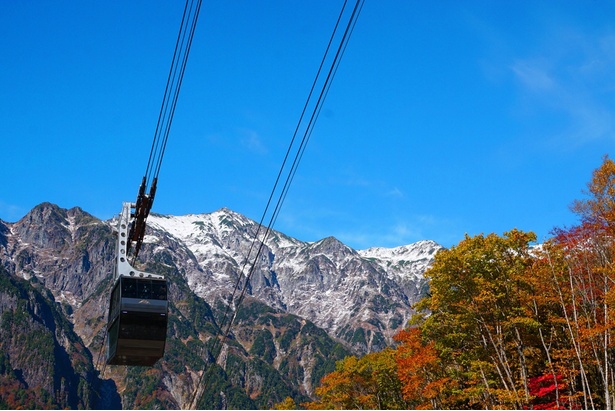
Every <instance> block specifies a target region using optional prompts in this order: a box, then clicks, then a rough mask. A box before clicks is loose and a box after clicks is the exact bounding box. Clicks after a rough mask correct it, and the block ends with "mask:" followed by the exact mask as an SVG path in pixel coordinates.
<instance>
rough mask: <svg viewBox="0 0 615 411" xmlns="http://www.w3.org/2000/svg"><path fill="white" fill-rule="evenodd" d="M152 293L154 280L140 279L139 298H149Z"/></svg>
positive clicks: (138, 284)
mask: <svg viewBox="0 0 615 411" xmlns="http://www.w3.org/2000/svg"><path fill="white" fill-rule="evenodd" d="M151 293H152V281H151V280H139V282H138V283H137V295H138V297H137V298H142V299H145V300H149V299H150V298H151Z"/></svg>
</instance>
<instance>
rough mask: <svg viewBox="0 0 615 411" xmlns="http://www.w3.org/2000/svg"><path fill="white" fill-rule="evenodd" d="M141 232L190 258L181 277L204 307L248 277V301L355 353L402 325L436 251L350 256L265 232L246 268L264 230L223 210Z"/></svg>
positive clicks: (341, 248)
mask: <svg viewBox="0 0 615 411" xmlns="http://www.w3.org/2000/svg"><path fill="white" fill-rule="evenodd" d="M148 226H150V235H156V236H158V235H163V234H162V233H163V232H165V233H167V234H168V235H170V236H171V237H172V238H174V239H175V240H176V241H177V242H178V243H179V244H183V246H185V247H186V248H187V249H189V250H190V252H191V253H192V254H193V255H194V257H195V258H196V261H197V262H198V265H199V267H198V269H195V268H194V267H191V268H186V269H185V270H184V271H185V272H186V276H187V280H188V284H189V285H190V287H191V288H192V289H193V290H194V291H195V292H196V293H197V294H199V295H200V296H201V297H203V298H205V299H206V300H207V301H208V302H209V303H210V304H212V305H213V304H216V302H217V301H219V299H220V298H222V299H223V300H224V301H228V298H229V295H230V294H231V292H232V289H233V288H234V285H235V284H236V282H237V280H238V278H241V281H240V284H243V283H244V280H243V279H245V275H247V273H250V272H251V278H250V283H249V285H248V290H247V291H248V292H249V294H251V295H252V296H254V297H256V298H258V299H260V300H261V301H263V302H265V303H266V304H268V305H270V306H272V307H275V308H278V309H282V310H285V311H287V312H289V313H291V314H295V315H299V316H301V317H303V318H307V319H309V320H310V321H313V322H314V323H315V324H317V325H318V326H319V327H322V328H324V329H325V330H327V332H329V333H330V334H331V335H334V336H335V337H337V338H339V339H341V340H344V341H346V342H348V343H349V344H350V345H351V346H353V347H354V348H355V349H356V350H357V351H363V352H366V351H372V350H376V349H381V348H383V347H384V346H385V345H386V344H387V343H390V342H391V337H392V335H393V334H394V333H395V332H396V331H397V330H398V329H399V328H401V327H403V326H404V325H405V323H406V322H407V320H408V319H409V318H410V316H411V315H412V309H411V305H412V304H413V303H414V302H415V301H416V300H417V299H418V298H420V296H421V293H422V292H424V290H425V286H426V284H425V281H424V279H423V277H422V274H423V272H424V271H425V269H426V268H427V267H428V266H429V264H431V262H432V261H433V257H434V255H435V253H436V252H437V251H438V250H439V249H440V248H441V247H440V246H439V245H438V244H436V243H434V242H433V241H421V242H418V243H415V244H410V245H406V246H402V247H396V248H392V249H387V248H370V249H368V250H363V251H355V250H353V249H352V248H350V247H348V246H346V245H344V244H343V243H341V242H340V241H339V240H337V239H335V238H333V237H328V238H325V239H323V240H320V241H317V242H315V243H307V242H302V241H299V240H297V239H294V238H291V237H288V236H286V235H284V234H282V233H280V232H276V231H271V233H270V235H269V236H268V238H267V240H266V241H265V244H264V246H263V248H262V252H261V254H260V256H259V258H258V259H257V261H256V263H255V264H254V267H253V268H252V264H253V263H254V258H255V256H256V250H257V249H258V248H259V245H260V243H259V242H258V241H257V242H254V238H255V236H256V235H257V232H258V238H259V239H262V237H263V234H264V232H265V230H264V228H260V229H259V227H258V224H257V223H256V222H254V221H252V220H250V219H248V218H246V217H244V216H242V215H240V214H238V213H235V212H233V211H231V210H228V209H221V210H218V211H215V212H213V213H210V214H189V215H184V216H163V215H157V214H152V215H150V217H149V218H148ZM156 232H159V233H156ZM154 233H156V234H154ZM248 254H250V255H248ZM182 258H185V257H182ZM177 264H178V265H179V266H181V265H182V262H181V261H178V262H177Z"/></svg>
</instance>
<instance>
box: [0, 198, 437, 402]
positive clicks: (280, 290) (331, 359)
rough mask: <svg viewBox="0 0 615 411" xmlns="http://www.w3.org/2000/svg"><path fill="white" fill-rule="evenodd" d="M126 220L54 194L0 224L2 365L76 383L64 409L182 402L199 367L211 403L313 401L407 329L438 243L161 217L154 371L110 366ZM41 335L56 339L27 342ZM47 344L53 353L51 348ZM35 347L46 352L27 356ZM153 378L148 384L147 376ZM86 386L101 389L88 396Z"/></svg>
mask: <svg viewBox="0 0 615 411" xmlns="http://www.w3.org/2000/svg"><path fill="white" fill-rule="evenodd" d="M115 224H116V221H115V219H114V220H110V221H101V220H99V219H97V218H95V217H93V216H91V215H90V214H88V213H86V212H84V211H83V210H81V209H79V208H77V207H75V208H72V209H70V210H65V209H62V208H60V207H58V206H56V205H53V204H49V203H43V204H41V205H39V206H37V207H35V208H34V209H32V210H31V211H30V212H29V213H28V214H27V215H26V216H24V217H23V218H22V219H21V220H19V221H18V222H15V223H7V222H3V221H0V317H2V319H3V324H5V325H6V327H9V326H10V327H11V330H12V331H11V333H4V334H3V333H0V354H2V352H4V353H5V355H4V357H3V356H2V355H0V357H2V358H0V361H4V363H5V364H7V362H6V361H8V363H9V364H11V367H12V368H13V369H14V370H16V371H15V372H16V373H17V374H15V375H21V376H22V377H21V379H20V378H17V377H15V378H13V379H14V381H13V380H12V381H13V382H12V383H14V384H17V385H19V387H21V388H20V389H23V390H26V389H28V387H30V386H32V387H34V386H36V387H41V389H44V390H47V391H48V392H60V391H61V390H63V389H64V390H66V392H67V393H66V394H63V395H64V396H61V397H58V398H59V399H58V400H57V401H56V402H53V401H52V403H53V404H52V405H53V407H82V406H85V407H94V406H100V407H102V408H116V407H118V404H119V403H121V406H123V407H125V408H148V409H151V408H183V407H186V406H188V404H189V401H190V400H191V395H192V394H193V392H194V389H195V387H197V385H198V383H199V376H200V375H202V373H203V372H204V371H205V370H207V369H210V368H215V367H218V371H219V372H217V373H216V374H215V375H216V377H215V378H214V382H213V383H212V384H211V385H210V386H209V388H208V390H209V391H208V392H207V393H206V394H204V395H203V396H202V397H201V398H202V402H200V403H199V406H200V407H201V408H206V409H211V408H220V407H223V406H227V405H228V406H229V407H231V406H232V407H235V408H266V409H268V408H271V407H273V405H274V404H275V403H277V402H280V401H282V400H283V399H284V398H285V397H286V396H291V397H293V398H294V399H295V400H296V402H297V403H300V402H301V401H306V400H309V399H310V398H312V397H313V395H314V389H315V387H316V386H317V385H318V383H319V381H320V378H322V376H324V375H325V374H326V373H328V372H331V371H332V370H333V369H334V368H335V362H336V361H338V360H340V359H342V358H344V357H345V356H346V355H348V354H350V353H351V352H354V353H356V354H362V353H365V352H369V351H375V350H379V349H382V348H384V347H385V346H386V345H387V343H389V342H390V341H391V337H392V336H393V335H394V334H395V333H396V332H397V330H399V329H400V328H402V327H403V326H404V325H405V323H406V321H407V320H408V318H409V317H410V316H411V315H412V308H411V307H412V304H413V303H414V302H415V301H416V300H417V299H418V298H419V297H420V295H421V293H422V292H423V291H424V289H425V288H426V284H425V280H424V279H423V273H424V270H425V269H426V268H427V267H428V266H429V264H430V263H431V262H432V261H433V258H434V256H435V253H436V252H437V251H438V250H439V249H440V247H439V246H438V245H437V244H436V243H434V242H431V241H420V242H418V243H415V244H410V245H406V246H402V247H397V248H391V249H387V248H371V249H368V250H362V251H356V250H353V249H352V248H350V247H348V246H346V245H344V244H343V243H341V242H340V241H339V240H337V239H335V238H334V237H327V238H324V239H322V240H320V241H316V242H303V241H300V240H298V239H295V238H291V237H289V236H287V235H284V234H282V233H280V232H277V231H271V232H270V233H269V234H268V236H267V238H266V239H265V241H264V244H263V246H262V247H261V246H260V240H261V239H262V238H263V235H264V233H265V230H264V229H262V228H261V229H260V230H259V226H258V224H257V223H256V222H254V221H252V220H250V219H248V218H246V217H244V216H242V215H240V214H238V213H235V212H233V211H231V210H228V209H220V210H218V211H215V212H213V213H209V214H191V215H185V216H164V215H156V214H152V215H150V217H149V218H148V221H147V230H146V238H145V242H144V245H143V248H142V249H141V252H140V254H139V262H137V266H140V267H142V269H144V270H147V271H148V272H155V273H159V274H163V275H165V277H166V278H168V279H169V305H170V311H169V329H168V333H167V348H166V350H165V356H164V358H163V359H162V360H161V361H160V362H159V363H158V364H157V366H156V367H154V368H150V369H147V368H146V369H143V370H126V369H122V367H111V369H110V370H108V371H107V374H106V375H105V374H104V367H102V368H101V367H100V358H101V357H100V355H101V354H102V353H103V352H104V347H105V339H104V336H105V329H106V316H107V310H108V299H109V294H110V290H111V287H112V285H113V270H114V259H115V241H116V237H115V235H116V234H114V229H113V228H114V227H115ZM255 238H256V239H257V240H256V241H255V240H254V239H255ZM259 249H260V253H259V254H258V258H256V255H257V250H259ZM255 259H256V264H253V262H254V260H255ZM246 276H249V277H250V281H249V283H247V286H246V287H245V292H246V296H245V298H244V299H243V301H242V303H241V304H238V299H237V296H236V297H235V299H234V300H231V299H230V296H231V294H232V293H233V290H234V289H235V287H236V285H237V284H239V285H240V287H239V288H240V289H239V292H241V291H242V290H243V288H244V287H243V286H244V284H246V283H245V279H246ZM238 280H240V281H239V282H238ZM229 304H230V307H231V308H232V309H233V310H234V318H235V322H234V323H233V327H232V328H231V329H230V332H229V334H228V339H227V342H226V344H225V347H224V354H223V355H222V356H221V357H220V360H219V361H218V362H216V363H215V364H213V365H212V361H213V360H212V357H211V353H210V351H209V348H208V347H209V343H210V342H211V341H212V339H213V338H216V334H217V333H218V332H219V331H220V330H221V329H222V328H223V327H222V326H223V323H224V319H223V318H224V317H225V316H226V314H225V312H227V308H228V307H229ZM50 307H53V309H51V308H50ZM52 318H53V321H52V320H51V319H52ZM33 336H39V337H40V339H43V340H45V341H47V342H46V343H45V344H38V345H37V344H34V345H35V346H34V345H32V344H31V345H28V346H24V345H23V344H22V342H21V341H23V340H24V339H26V340H28V339H29V340H28V341H30V340H32V341H35V339H33V338H34V337H33ZM37 338H38V337H37ZM45 347H47V348H48V347H55V348H54V349H53V353H51V354H50V353H49V352H47V351H44V348H45ZM40 350H42V351H41V352H38V351H40ZM29 351H32V354H36V355H34V356H31V355H30V354H28V355H25V353H26V352H29ZM3 358H4V359H3ZM37 358H45V359H46V361H47V362H49V364H51V365H50V367H51V368H53V367H52V366H53V364H63V365H62V367H59V368H58V367H55V368H53V371H49V372H35V373H32V372H30V371H28V370H31V369H33V367H38V366H39V365H38V364H35V363H36V362H40V361H42V360H38V359H37ZM96 358H98V361H95V359H96ZM49 364H47V365H49ZM84 364H85V365H84ZM11 367H8V368H6V367H5V368H6V369H10V368H11ZM84 367H85V368H84ZM48 368H49V367H48ZM51 368H49V369H51ZM84 370H85V371H84ZM95 370H98V371H95ZM77 371H78V372H77ZM96 372H102V373H103V374H102V375H100V376H97V375H96ZM0 377H2V375H0ZM7 378H8V377H7ZM144 380H147V381H149V383H148V385H147V387H146V388H147V389H146V390H145V391H144V387H142V386H140V385H139V383H138V382H139V381H144ZM62 381H67V382H66V383H62ZM84 384H85V385H87V384H89V385H88V386H89V387H90V388H89V390H91V394H92V395H91V396H90V397H91V398H89V397H88V398H89V399H87V401H86V402H84V403H83V404H81V405H79V404H80V403H79V401H78V398H79V395H81V394H79V392H78V391H79V389H80V388H79V387H83V386H85V385H84ZM17 385H16V386H17ZM103 392H104V394H102V393H103ZM231 393H232V398H233V399H232V401H231V400H229V398H231V397H229V395H231ZM32 395H34V396H35V397H36V396H37V395H39V394H38V393H37V392H33V394H32ZM41 398H43V397H41ZM66 398H68V400H66ZM96 398H98V400H97V399H96ZM99 400H100V401H103V400H104V401H103V402H101V403H99V404H97V405H96V404H95V403H96V402H97V401H99ZM54 401H55V400H54ZM105 401H106V402H105ZM226 401H231V403H227V402H226ZM224 404H227V405H224ZM40 406H41V407H43V405H40Z"/></svg>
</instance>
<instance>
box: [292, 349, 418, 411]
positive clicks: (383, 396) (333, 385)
mask: <svg viewBox="0 0 615 411" xmlns="http://www.w3.org/2000/svg"><path fill="white" fill-rule="evenodd" d="M316 395H318V396H319V400H317V401H313V402H308V403H303V404H301V405H302V406H304V407H306V408H307V409H355V410H360V409H407V408H408V407H409V406H408V404H407V402H406V401H405V400H404V398H403V394H402V391H401V382H400V380H399V378H398V376H397V363H396V361H395V351H394V350H393V349H391V348H388V349H385V350H383V351H380V352H376V353H370V354H367V355H365V356H363V357H361V358H357V357H355V356H349V357H346V358H344V359H343V360H341V361H338V362H337V364H336V368H335V371H334V372H332V373H330V374H327V375H326V376H324V377H323V379H322V380H321V385H320V386H319V387H318V388H316Z"/></svg>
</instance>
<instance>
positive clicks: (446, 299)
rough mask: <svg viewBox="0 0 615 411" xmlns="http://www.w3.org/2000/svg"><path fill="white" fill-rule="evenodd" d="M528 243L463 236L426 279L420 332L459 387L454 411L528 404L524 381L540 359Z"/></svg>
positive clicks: (509, 236)
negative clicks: (531, 302) (432, 344)
mask: <svg viewBox="0 0 615 411" xmlns="http://www.w3.org/2000/svg"><path fill="white" fill-rule="evenodd" d="M535 239H536V237H535V235H534V234H533V233H525V232H522V231H519V230H512V231H510V232H508V233H505V234H504V236H503V237H500V236H497V235H495V234H490V235H488V236H483V235H478V236H475V237H469V236H466V238H465V239H464V240H462V241H461V242H460V243H459V244H458V245H457V246H453V247H451V248H450V249H448V250H442V251H440V252H439V253H438V254H437V255H436V258H435V261H434V264H433V266H432V267H431V268H430V269H429V270H428V271H427V272H426V273H425V276H426V277H427V278H428V279H429V281H430V294H429V295H428V296H427V297H426V298H424V299H423V300H422V301H420V302H419V303H418V304H417V306H416V308H417V309H418V310H422V311H423V312H425V313H426V314H428V315H426V317H425V319H424V322H423V323H422V324H421V329H422V332H423V333H424V335H425V337H426V338H428V339H430V340H432V341H434V342H435V348H436V349H437V350H438V352H439V353H440V355H441V356H442V361H443V362H444V363H446V364H448V370H447V372H448V376H449V377H450V378H451V379H452V380H454V381H457V382H458V383H459V388H458V390H457V391H456V392H454V393H453V394H454V398H455V400H456V401H457V403H456V404H451V406H453V407H456V408H466V407H477V406H478V407H488V408H501V407H508V408H517V409H520V408H523V406H525V405H527V404H528V403H529V401H530V393H529V385H528V383H529V377H530V375H529V374H530V372H531V368H532V366H533V363H534V362H536V361H539V357H540V353H539V352H538V351H537V350H535V349H533V347H535V346H536V343H535V341H534V340H535V332H534V331H535V328H536V327H537V325H538V324H537V323H536V322H535V320H534V319H533V318H532V315H531V311H530V310H529V306H528V301H529V300H528V298H527V296H528V294H529V293H531V287H530V285H529V284H528V282H527V276H526V275H527V272H528V269H529V267H531V265H532V256H531V248H530V243H532V242H533V241H535Z"/></svg>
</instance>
